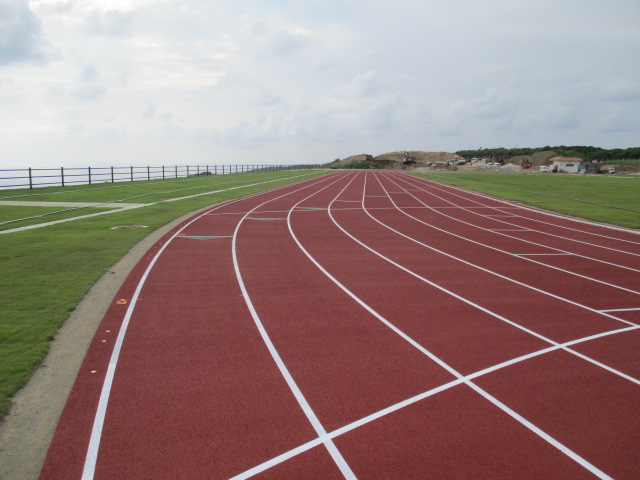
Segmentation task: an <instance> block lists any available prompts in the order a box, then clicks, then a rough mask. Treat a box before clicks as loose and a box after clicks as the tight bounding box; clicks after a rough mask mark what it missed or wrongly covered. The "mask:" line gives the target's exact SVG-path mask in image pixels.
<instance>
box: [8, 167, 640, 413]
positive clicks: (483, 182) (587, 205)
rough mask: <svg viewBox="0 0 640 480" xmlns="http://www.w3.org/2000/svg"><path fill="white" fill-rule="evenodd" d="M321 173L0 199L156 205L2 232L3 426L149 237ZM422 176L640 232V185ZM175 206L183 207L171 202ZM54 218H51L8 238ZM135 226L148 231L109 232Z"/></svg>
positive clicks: (24, 212)
mask: <svg viewBox="0 0 640 480" xmlns="http://www.w3.org/2000/svg"><path fill="white" fill-rule="evenodd" d="M324 173H326V172H320V171H314V172H311V171H291V172H269V173H245V174H238V175H225V176H217V177H216V176H213V177H212V176H207V177H204V176H203V177H192V178H188V179H171V180H159V181H151V182H131V183H128V182H127V183H122V184H113V185H111V184H104V185H93V186H86V185H85V186H74V187H65V188H61V187H55V188H42V189H37V190H34V191H29V190H11V191H2V192H0V200H20V201H25V200H31V201H65V202H91V203H105V202H132V203H152V202H156V203H154V204H152V205H149V206H145V207H142V208H138V209H133V210H125V211H116V212H115V213H109V214H106V215H102V216H97V217H91V218H85V219H81V220H74V221H71V222H67V223H60V224H57V225H52V226H47V227H44V228H38V229H33V230H26V231H20V232H13V233H2V231H0V271H1V272H2V275H1V276H0V291H1V292H2V295H1V296H0V359H2V361H1V363H0V417H2V416H4V415H5V414H6V411H7V408H8V406H9V402H10V397H11V395H12V394H13V393H14V392H15V391H17V390H18V389H19V388H20V387H21V386H22V385H23V384H24V383H25V382H26V381H27V380H28V378H29V376H30V375H31V372H32V371H33V370H34V369H35V368H36V367H37V366H38V365H39V364H40V363H41V362H42V360H43V358H44V356H45V355H46V353H47V350H48V346H49V342H50V341H51V340H52V339H53V337H54V335H55V332H56V331H57V329H58V328H59V326H60V325H61V324H62V323H63V322H64V321H65V320H66V319H67V318H68V316H69V314H70V312H72V311H73V310H74V308H75V306H76V305H77V304H78V303H79V302H80V300H81V299H82V298H83V297H84V295H85V294H86V292H87V291H88V290H89V289H90V288H91V286H92V285H93V284H94V283H95V282H96V281H97V279H98V278H100V276H101V275H102V274H103V273H104V272H106V271H107V269H108V268H109V267H110V266H111V265H113V264H114V263H115V262H117V261H118V260H119V259H120V258H121V257H122V256H123V255H124V254H125V253H126V252H127V251H128V250H129V249H130V248H131V247H132V246H133V245H135V244H136V243H137V242H139V241H140V240H142V238H144V237H145V236H146V235H148V234H149V233H150V232H151V231H153V230H155V229H157V228H159V227H161V226H163V225H165V224H167V223H168V222H170V221H171V220H173V219H175V218H177V217H179V216H181V215H183V214H185V213H189V212H192V211H194V210H197V209H199V208H202V207H206V206H208V205H211V204H214V203H217V202H221V201H224V200H228V199H230V198H235V197H239V196H243V195H248V194H251V193H255V192H257V191H261V190H265V189H268V188H273V187H277V186H281V185H284V184H287V183H291V182H293V181H297V180H301V179H304V178H310V177H312V176H316V175H322V174H324ZM421 176H423V175H421ZM424 176H425V177H427V178H431V179H434V180H437V181H441V182H445V183H450V184H453V185H458V186H463V187H465V188H469V189H473V190H477V191H481V192H485V193H490V194H493V195H496V196H499V197H503V198H507V199H510V200H518V201H522V202H524V203H528V204H531V205H535V206H538V207H542V208H548V209H551V210H555V211H558V212H561V213H566V214H571V215H576V216H581V217H584V218H590V219H593V220H598V221H604V222H607V223H614V224H617V225H623V226H627V227H634V228H640V194H639V193H638V192H640V178H639V177H635V178H634V177H626V178H622V177H613V176H611V177H607V176H593V177H588V176H587V177H582V176H567V175H522V174H487V173H482V174H466V173H461V172H456V173H451V174H447V173H435V174H425V175H424ZM264 182H269V183H264ZM195 195H197V196H195ZM176 199H180V200H178V201H174V200H176ZM595 203H598V204H600V205H595ZM58 210H64V208H59V209H53V210H51V208H50V207H5V206H3V207H1V208H0V223H2V222H6V221H9V220H16V219H19V218H25V217H29V216H34V215H39V214H42V213H51V212H52V211H53V212H55V211H58ZM97 211H104V209H95V208H87V209H85V208H83V209H79V210H75V211H71V212H62V213H59V214H56V215H59V216H65V215H86V214H88V213H95V212H97ZM57 218H59V217H56V216H54V215H47V216H44V217H40V218H38V219H31V220H25V221H23V223H19V224H18V223H11V224H6V225H5V226H4V227H2V228H5V230H6V229H7V228H15V227H17V226H24V225H27V224H30V223H34V222H47V221H51V220H53V219H57ZM139 224H142V225H147V226H148V227H149V228H148V229H131V230H112V229H111V227H113V226H119V225H139ZM0 229H1V228H0Z"/></svg>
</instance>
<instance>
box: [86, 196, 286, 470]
mask: <svg viewBox="0 0 640 480" xmlns="http://www.w3.org/2000/svg"><path fill="white" fill-rule="evenodd" d="M287 186H288V185H285V186H284V187H278V188H277V189H275V190H279V189H281V188H285V187H287ZM264 193H265V192H258V193H255V194H252V195H248V196H246V197H242V198H239V199H234V200H231V201H228V202H225V203H223V204H221V205H218V206H216V207H214V208H212V209H210V210H207V211H206V212H204V213H202V214H200V215H198V216H197V217H195V218H193V219H192V220H191V221H189V222H188V223H186V224H185V225H184V226H183V227H182V228H180V229H179V230H177V231H176V233H175V234H174V235H173V236H172V237H171V238H169V239H168V240H167V242H166V243H165V244H164V245H163V246H162V247H161V248H160V250H158V252H157V253H156V255H155V256H154V257H153V259H152V260H151V262H150V263H149V265H148V266H147V269H146V270H145V272H144V274H143V275H142V277H141V278H140V281H139V282H138V285H137V287H136V290H135V292H134V294H133V296H132V297H131V301H130V302H129V306H128V307H127V311H126V313H125V316H124V319H123V321H122V324H121V325H120V330H119V332H118V337H117V338H116V342H115V344H114V347H113V351H112V353H111V358H110V359H109V365H108V367H107V371H106V373H105V378H104V381H103V384H102V390H101V392H100V399H99V400H98V407H97V409H96V414H95V417H94V421H93V426H92V429H91V436H90V438H89V445H88V447H87V454H86V457H85V461H84V467H83V471H82V480H91V479H93V477H94V474H95V468H96V462H97V460H98V453H99V450H100V441H101V438H102V429H103V427H104V420H105V415H106V413H107V408H108V406H109V397H110V394H111V387H112V385H113V379H114V376H115V372H116V368H117V366H118V360H119V358H120V352H121V349H122V343H123V342H124V338H125V335H126V333H127V330H128V328H129V323H130V320H131V316H132V315H133V312H134V309H135V306H136V303H137V301H138V297H139V296H140V292H141V291H142V288H143V286H144V284H145V282H146V281H147V278H148V276H149V274H150V273H151V270H152V269H153V267H154V266H155V264H156V262H157V261H158V258H160V255H162V253H163V252H164V251H165V249H166V248H167V247H168V246H169V244H171V242H172V241H173V240H174V239H175V238H179V237H178V235H179V234H180V233H181V232H182V231H184V230H185V229H186V228H187V227H188V226H190V225H191V224H192V223H194V222H195V221H197V220H199V219H200V218H202V217H204V216H205V215H207V214H208V213H210V212H212V211H214V210H218V209H220V208H223V207H226V206H229V205H231V204H234V203H238V202H241V201H244V200H247V199H250V198H254V197H257V196H259V195H262V194H264Z"/></svg>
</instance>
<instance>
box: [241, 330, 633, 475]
mask: <svg viewBox="0 0 640 480" xmlns="http://www.w3.org/2000/svg"><path fill="white" fill-rule="evenodd" d="M639 328H640V326H637V327H627V328H622V329H619V330H612V331H610V332H604V333H599V334H596V335H591V336H589V337H585V338H581V339H578V340H572V341H570V342H566V343H563V344H562V345H558V346H551V347H547V348H544V349H542V350H537V351H535V352H531V353H529V354H526V355H522V356H520V357H517V358H514V359H511V360H507V361H505V362H502V363H499V364H496V365H493V366H491V367H487V368H485V369H483V370H479V371H477V372H474V373H471V374H469V375H466V376H465V377H464V378H465V379H467V380H474V379H476V378H479V377H482V376H484V375H487V374H489V373H493V372H495V371H498V370H501V369H503V368H505V367H509V366H511V365H516V364H518V363H521V362H525V361H527V360H530V359H532V358H536V357H539V356H542V355H546V354H547V353H550V352H555V351H557V350H559V349H561V348H562V347H563V346H570V345H575V344H578V343H582V342H587V341H590V340H594V339H597V338H601V337H605V336H609V335H615V334H618V333H624V332H629V331H632V330H637V329H639ZM462 383H464V380H463V379H456V380H452V381H451V382H447V383H444V384H442V385H439V386H438V387H435V388H432V389H430V390H427V391H425V392H422V393H419V394H418V395H415V396H413V397H410V398H407V399H405V400H403V401H401V402H398V403H396V404H393V405H390V406H389V407H386V408H383V409H382V410H379V411H377V412H374V413H372V414H370V415H367V416H366V417H363V418H360V419H358V420H356V421H354V422H352V423H349V424H347V425H344V426H342V427H340V428H337V429H336V430H333V431H332V432H329V433H328V434H327V435H328V436H329V437H330V438H331V439H335V438H337V437H339V436H341V435H344V434H345V433H348V432H351V431H353V430H356V429H358V428H360V427H362V426H364V425H367V424H368V423H371V422H374V421H376V420H378V419H380V418H383V417H385V416H387V415H390V414H392V413H394V412H397V411H399V410H402V409H403V408H405V407H408V406H410V405H413V404H414V403H417V402H420V401H422V400H424V399H426V398H429V397H432V396H434V395H436V394H438V393H441V392H444V391H446V390H449V389H451V388H453V387H455V386H458V385H460V384H462ZM320 443H321V440H320V439H319V438H318V439H314V440H312V441H310V442H307V443H304V444H302V445H299V446H298V447H296V448H294V449H291V450H289V451H288V452H285V453H283V454H282V455H278V456H277V457H274V458H271V459H269V460H267V461H266V462H264V463H261V464H260V465H256V466H255V467H253V468H251V469H249V470H247V471H245V472H243V473H241V474H239V475H236V476H234V477H232V478H231V479H230V480H246V479H247V478H251V477H253V476H254V475H257V474H259V473H262V472H264V471H265V470H268V469H269V468H272V467H274V466H276V465H278V464H280V463H282V462H284V461H286V460H289V459H290V458H293V457H295V456H296V455H299V454H301V453H303V452H306V451H307V450H310V449H311V448H314V447H316V446H318V445H319V444H320Z"/></svg>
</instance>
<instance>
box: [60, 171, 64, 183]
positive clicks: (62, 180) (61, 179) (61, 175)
mask: <svg viewBox="0 0 640 480" xmlns="http://www.w3.org/2000/svg"><path fill="white" fill-rule="evenodd" d="M60 181H61V182H62V186H63V187H64V167H60Z"/></svg>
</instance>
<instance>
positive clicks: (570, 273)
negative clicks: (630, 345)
mask: <svg viewBox="0 0 640 480" xmlns="http://www.w3.org/2000/svg"><path fill="white" fill-rule="evenodd" d="M378 181H379V180H378ZM391 182H392V183H393V184H395V185H396V186H399V185H398V184H397V183H396V182H393V180H391ZM381 185H382V184H381ZM383 188H384V187H383ZM384 190H385V191H386V189H384ZM425 193H428V192H425ZM410 195H411V194H410ZM431 195H432V194H431ZM411 196H412V197H413V198H415V199H416V200H417V201H418V202H420V203H422V204H423V205H425V204H424V202H422V200H420V199H419V198H418V197H416V196H415V195H411ZM438 198H439V197H438ZM389 199H390V200H391V202H392V203H393V204H394V206H396V208H398V209H399V210H402V208H401V207H398V206H397V205H396V203H395V202H394V201H393V199H392V198H391V197H389ZM425 206H426V205H425ZM438 213H439V214H440V215H443V216H445V217H447V218H450V219H452V220H454V221H457V222H460V223H463V224H467V225H471V226H472V227H474V228H478V229H481V230H485V229H484V228H483V227H479V226H477V225H474V224H472V223H469V222H466V221H464V220H460V219H458V218H455V217H451V216H450V215H447V214H445V213H442V212H438ZM407 215H408V214H407ZM408 216H410V215H408ZM480 216H485V215H480ZM410 217H411V216H410ZM411 218H414V219H415V220H416V221H418V222H420V223H422V224H424V225H427V226H429V227H431V228H435V229H436V230H439V231H441V232H444V233H446V234H448V235H452V236H454V237H456V238H460V239H461V240H464V241H467V242H470V243H475V244H476V245H480V246H483V247H485V248H488V249H490V250H495V251H496V252H500V253H504V254H505V255H511V256H516V255H515V254H513V253H511V252H508V251H506V250H502V249H500V248H497V247H493V246H491V245H487V244H485V243H482V242H478V241H476V240H471V239H470V238H467V237H463V236H462V235H457V234H455V233H452V232H449V231H447V230H444V229H442V228H438V227H436V226H435V225H431V224H429V223H427V222H424V221H422V220H418V219H417V218H415V217H411ZM495 233H496V234H497V235H502V236H504V237H507V238H512V239H514V240H518V241H521V242H524V243H530V244H532V245H535V246H538V247H543V248H548V249H551V250H555V251H557V252H560V253H571V252H567V251H565V250H560V249H558V248H553V247H547V246H545V245H542V244H539V243H536V242H532V241H530V240H524V239H521V238H517V237H512V236H510V235H506V234H503V233H500V232H495ZM541 233H542V232H541ZM623 253H626V252H623ZM581 257H582V258H585V259H589V260H592V261H594V262H598V263H603V264H606V265H611V266H614V267H618V268H622V269H625V270H631V271H634V272H640V270H638V269H635V268H631V267H627V266H625V265H619V264H616V263H611V262H607V261H605V260H600V259H597V258H592V257H586V256H584V255H581ZM523 260H526V261H528V262H532V263H536V264H538V265H542V266H545V267H547V268H551V269H553V270H558V271H560V272H563V273H567V274H569V275H573V276H576V277H579V278H584V279H585V280H590V281H592V282H596V283H601V284H603V285H606V286H609V287H612V288H616V289H620V290H623V291H626V292H630V293H634V294H636V295H640V292H639V291H636V290H631V289H629V288H625V287H621V286H619V285H615V284H612V283H608V282H605V281H603V280H598V279H596V278H592V277H588V276H586V275H582V274H579V273H576V272H572V271H570V270H566V269H563V268H560V267H556V266H554V265H548V264H546V263H544V262H538V261H536V260H534V259H532V258H523Z"/></svg>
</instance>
